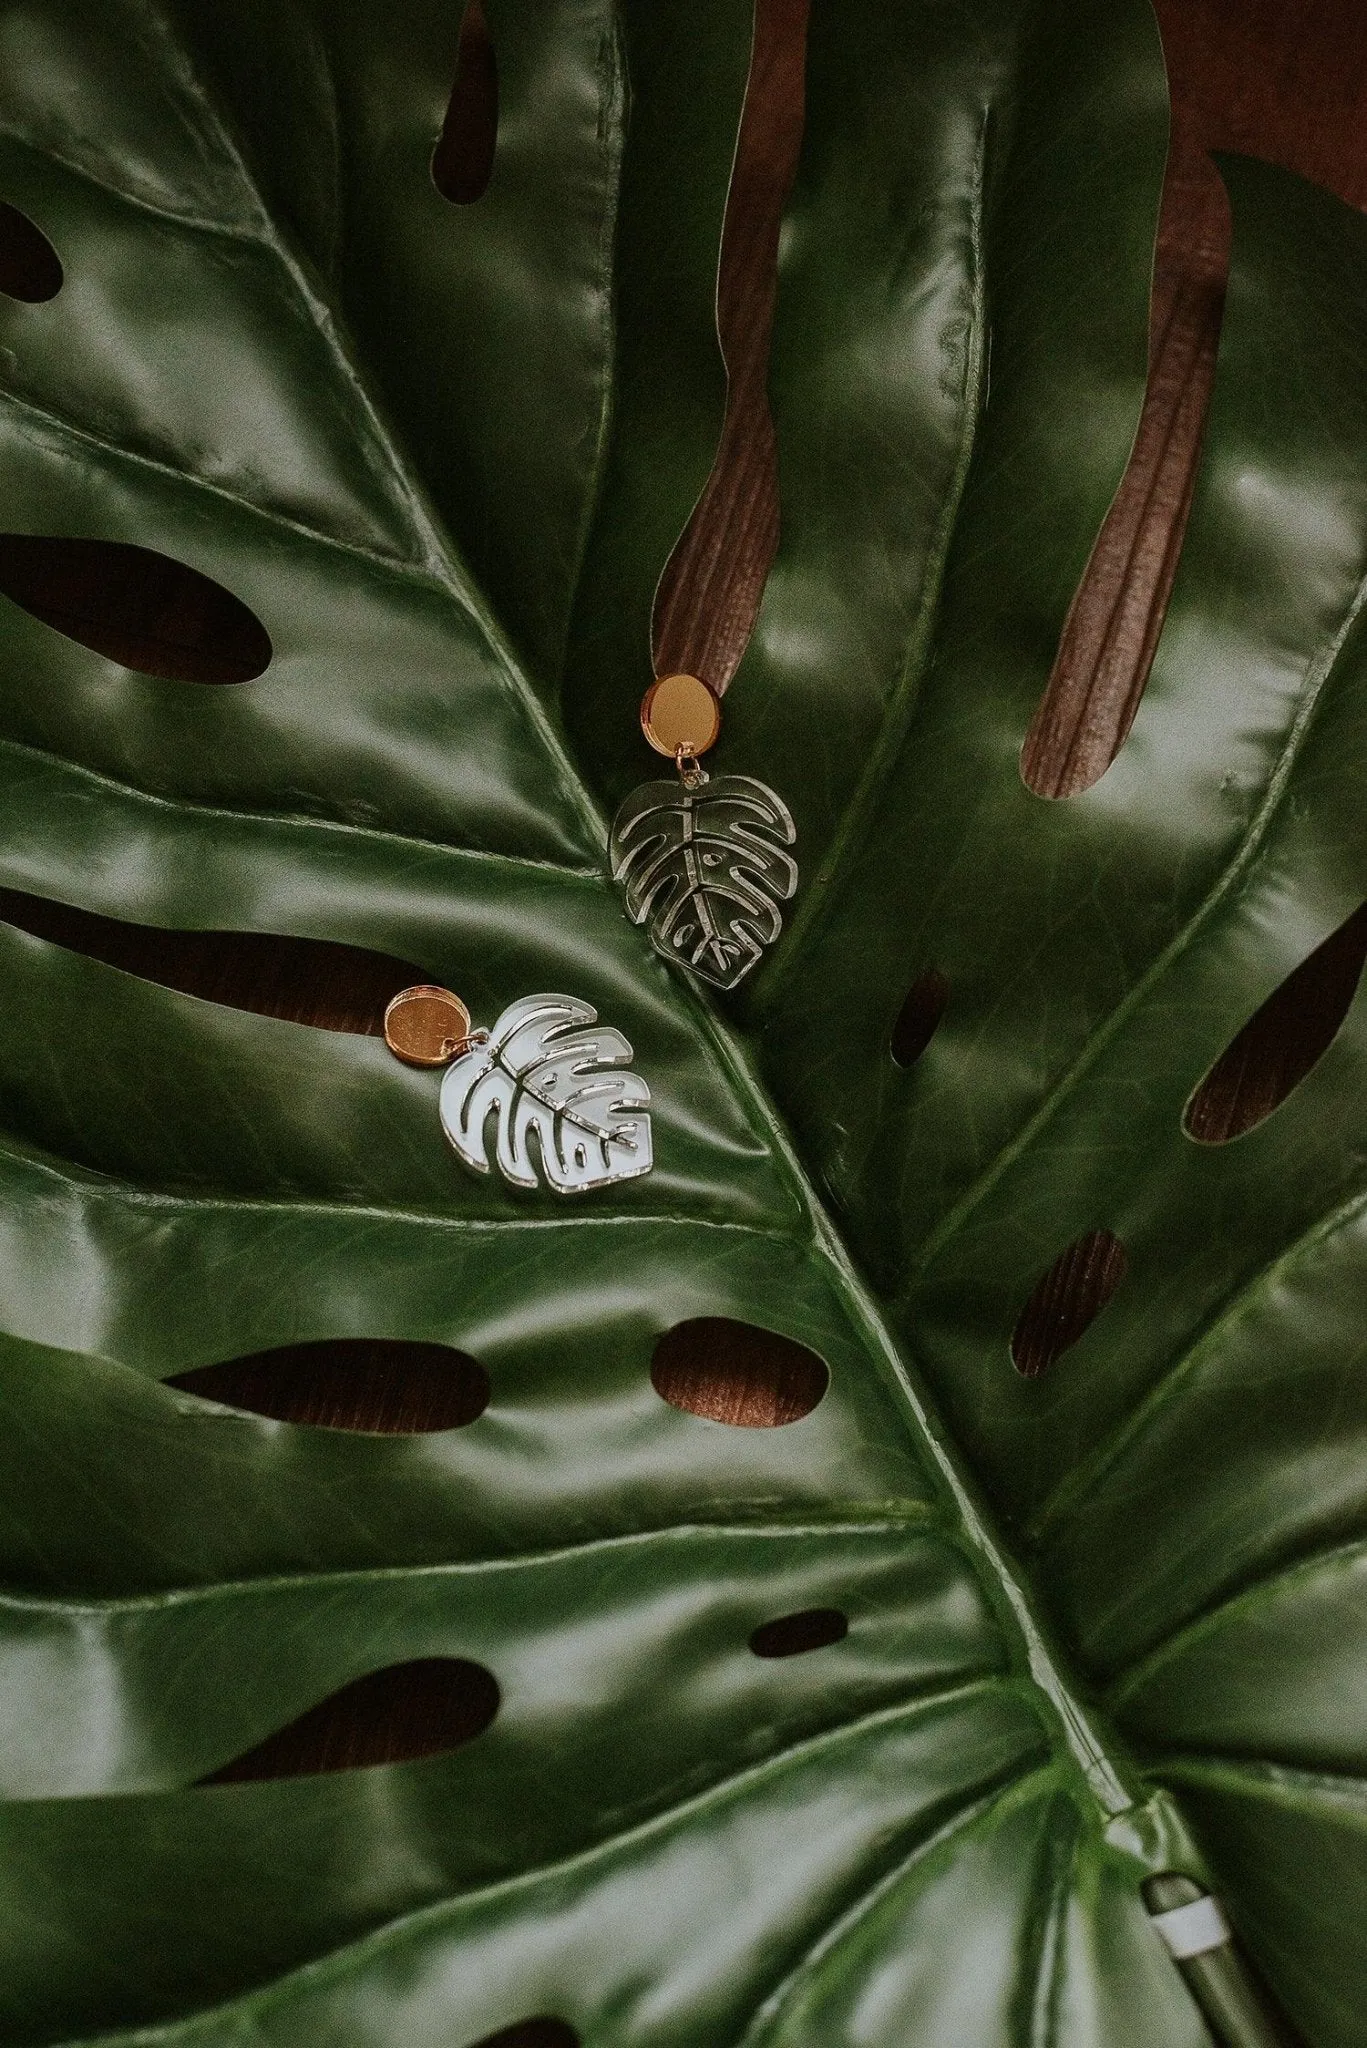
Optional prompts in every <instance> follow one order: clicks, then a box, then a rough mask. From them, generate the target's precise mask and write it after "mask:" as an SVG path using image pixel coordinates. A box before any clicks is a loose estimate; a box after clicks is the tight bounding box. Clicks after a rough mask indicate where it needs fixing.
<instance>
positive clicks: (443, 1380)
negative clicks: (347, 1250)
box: [166, 1337, 490, 1436]
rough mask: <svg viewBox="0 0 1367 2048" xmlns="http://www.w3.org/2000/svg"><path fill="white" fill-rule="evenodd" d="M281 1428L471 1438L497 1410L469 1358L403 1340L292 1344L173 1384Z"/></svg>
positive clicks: (178, 1377) (484, 1377)
mask: <svg viewBox="0 0 1367 2048" xmlns="http://www.w3.org/2000/svg"><path fill="white" fill-rule="evenodd" d="M166 1385H167V1386H168V1387H177V1388H179V1389H180V1391H181V1392H182V1393H186V1394H197V1395H198V1396H199V1397H200V1399H201V1400H205V1401H219V1402H222V1403H223V1404H224V1406H226V1407H229V1408H242V1409H245V1410H246V1411H247V1412H248V1413H249V1414H251V1415H265V1416H268V1417H270V1419H271V1420H272V1421H275V1422H298V1423H306V1424H309V1425H310V1426H311V1427H313V1428H315V1429H346V1430H359V1431H364V1432H366V1433H368V1434H370V1435H379V1436H422V1435H426V1434H429V1433H431V1432H433V1431H436V1430H444V1429H467V1428H468V1427H469V1425H470V1424H471V1423H472V1422H476V1421H478V1419H479V1417H480V1416H481V1415H482V1414H483V1413H484V1411H485V1409H486V1408H487V1407H488V1405H489V1391H490V1389H489V1375H488V1373H487V1372H485V1370H484V1367H483V1366H482V1365H480V1364H479V1363H478V1362H477V1361H476V1360H475V1359H473V1358H470V1357H468V1356H467V1354H466V1353H465V1352H463V1351H455V1350H453V1349H451V1348H450V1347H449V1346H447V1345H445V1344H417V1343H409V1342H406V1341H404V1340H403V1339H401V1338H397V1337H334V1338H330V1339H323V1340H322V1341H321V1342H317V1343H311V1344H282V1345H280V1346H278V1347H277V1348H276V1349H274V1350H270V1351H256V1352H253V1353H252V1354H251V1356H250V1357H247V1358H232V1359H226V1360H224V1361H223V1363H221V1364H218V1365H202V1366H199V1367H197V1368H196V1369H195V1370H194V1371H193V1372H182V1373H177V1374H175V1376H174V1377H173V1378H171V1379H168V1380H167V1382H166Z"/></svg>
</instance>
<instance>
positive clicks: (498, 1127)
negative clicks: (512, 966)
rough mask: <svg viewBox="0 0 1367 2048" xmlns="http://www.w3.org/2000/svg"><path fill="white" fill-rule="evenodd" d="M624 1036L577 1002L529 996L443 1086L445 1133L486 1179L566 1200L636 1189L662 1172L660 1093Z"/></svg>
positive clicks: (469, 1049)
mask: <svg viewBox="0 0 1367 2048" xmlns="http://www.w3.org/2000/svg"><path fill="white" fill-rule="evenodd" d="M631 1058H632V1052H631V1047H630V1045H629V1044H628V1043H627V1041H626V1039H625V1038H624V1037H623V1036H622V1034H621V1032H620V1031H615V1030H614V1029H613V1028H612V1027H611V1025H599V1023H598V1012H597V1011H596V1010H595V1009H594V1008H593V1007H592V1005H591V1004H589V1003H583V1002H580V1001H579V1000H578V999H577V998H576V997H574V996H562V995H541V996H524V997H523V998H522V1000H521V1001H520V1002H516V1003H511V1004H509V1006H508V1008H507V1009H506V1010H505V1011H504V1012H503V1014H502V1016H501V1017H500V1018H499V1020H498V1022H497V1024H495V1026H494V1028H493V1030H492V1031H488V1032H478V1033H476V1034H475V1036H474V1037H473V1038H471V1039H469V1040H468V1041H467V1042H466V1043H465V1045H464V1047H463V1048H462V1050H461V1052H460V1054H459V1057H458V1058H457V1059H456V1060H455V1061H454V1062H453V1064H452V1065H451V1066H449V1067H448V1068H447V1070H446V1074H445V1076H444V1078H443V1080H442V1084H441V1103H440V1113H441V1126H442V1129H443V1130H444V1131H445V1133H446V1135H447V1137H448V1138H449V1139H450V1141H451V1143H452V1145H453V1146H454V1147H455V1149H456V1151H457V1152H458V1153H459V1155H460V1157H461V1158H462V1159H463V1160H464V1161H465V1164H466V1165H467V1166H471V1167H473V1168H474V1169H475V1171H476V1172H477V1173H487V1172H488V1171H489V1167H490V1157H489V1151H488V1146H489V1141H490V1135H491V1131H492V1138H493V1146H494V1153H493V1157H494V1160H495V1161H496V1162H497V1164H498V1168H499V1171H500V1173H502V1175H503V1177H504V1179H505V1180H507V1181H511V1182H512V1184H513V1186H514V1187H519V1188H535V1187H538V1186H540V1185H541V1183H542V1182H543V1181H544V1183H545V1185H546V1186H547V1187H550V1188H554V1190H555V1192H556V1193H557V1194H558V1195H576V1194H581V1193H583V1192H584V1191H585V1190H587V1189H589V1188H602V1187H608V1186H610V1185H611V1184H612V1183H613V1182H615V1181H622V1180H636V1179H638V1178H639V1177H640V1175H641V1174H643V1173H649V1172H650V1169H651V1165H652V1163H653V1159H652V1152H651V1135H650V1114H649V1111H650V1090H649V1088H648V1087H647V1086H646V1083H645V1082H644V1081H643V1080H642V1079H641V1077H640V1075H639V1074H634V1073H632V1072H631V1071H630V1066H631Z"/></svg>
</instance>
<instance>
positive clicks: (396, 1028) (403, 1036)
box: [384, 985, 470, 1067]
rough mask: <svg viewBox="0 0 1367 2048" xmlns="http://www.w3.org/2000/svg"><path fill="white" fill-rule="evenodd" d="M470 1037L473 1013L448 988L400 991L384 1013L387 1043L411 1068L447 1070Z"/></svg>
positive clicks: (398, 1057)
mask: <svg viewBox="0 0 1367 2048" xmlns="http://www.w3.org/2000/svg"><path fill="white" fill-rule="evenodd" d="M469 1036H470V1012H469V1011H468V1010H467V1009H466V1007H465V1005H464V1003H463V1002H462V1001H461V999H460V997H459V996H453V995H452V993H451V991H450V989H449V988H431V987H427V986H425V985H424V986H422V987H420V988H405V989H400V991H399V993H398V994H397V995H396V996H395V997H394V998H393V1000H392V1002H390V1004H389V1005H388V1007H387V1008H386V1010H385V1013H384V1042H385V1044H386V1045H387V1046H388V1047H389V1050H390V1051H391V1052H392V1053H393V1054H394V1055H395V1057H396V1058H397V1059H401V1060H405V1061H406V1062H407V1064H408V1065H409V1066H410V1067H444V1066H446V1065H447V1064H448V1063H449V1062H450V1061H451V1060H453V1059H454V1058H455V1056H456V1054H457V1053H458V1052H459V1051H460V1050H461V1049H462V1047H463V1046H464V1044H465V1041H466V1039H467V1038H468V1037H469Z"/></svg>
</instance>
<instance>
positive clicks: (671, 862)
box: [608, 675, 797, 989]
mask: <svg viewBox="0 0 1367 2048" xmlns="http://www.w3.org/2000/svg"><path fill="white" fill-rule="evenodd" d="M641 731H642V732H643V733H644V734H645V737H646V739H647V741H648V742H649V743H650V745H651V746H652V747H653V748H654V749H655V752H656V753H657V754H663V755H665V756H666V757H667V758H668V759H670V760H672V761H673V763H674V766H675V770H676V771H677V780H676V781H674V782H663V781H662V782H647V783H644V784H642V786H641V787H640V788H639V789H635V790H633V791H632V793H631V795H630V796H629V797H628V798H627V799H626V801H625V802H624V803H623V805H622V807H621V809H620V810H619V811H618V813H617V816H616V818H615V819H614V820H613V826H612V836H611V839H610V841H609V849H608V851H609V858H610V860H611V863H612V876H613V880H614V881H616V882H620V883H621V884H622V885H623V887H624V889H625V892H626V912H627V916H628V917H629V918H630V919H631V921H632V923H633V924H645V923H646V921H647V920H649V923H650V939H651V943H652V944H653V945H654V947H655V950H656V951H657V952H658V953H662V954H663V955H664V957H665V958H666V959H667V960H675V961H680V962H682V964H683V965H684V966H686V967H691V968H692V969H693V971H694V973H695V974H700V975H702V977H703V979H704V980H706V981H710V982H713V983H715V985H716V986H717V987H718V988H723V989H726V988H735V987H736V985H737V983H738V982H741V981H743V980H744V979H745V977H746V975H747V974H749V972H750V970H751V969H752V968H753V967H754V966H755V965H756V964H757V962H758V961H759V960H760V959H761V958H762V957H763V954H764V949H765V948H766V946H771V945H772V944H773V943H774V940H775V939H776V938H777V937H778V935H779V933H780V931H781V930H782V929H783V913H782V911H781V910H780V909H779V905H780V904H781V903H786V902H788V900H789V899H790V898H791V896H792V895H793V893H794V892H795V890H796V888H797V862H796V861H795V860H794V859H793V856H792V854H791V853H789V851H788V848H789V847H790V846H792V845H793V844H794V842H795V841H796V838H797V828H796V826H795V825H794V824H793V820H792V816H791V814H790V812H789V810H788V806H787V805H786V804H785V803H784V801H783V799H782V797H780V796H778V795H776V794H775V792H774V791H773V790H772V789H770V788H769V787H768V785H767V784H766V783H763V782H760V781H758V780H757V779H756V778H755V777H754V776H752V775H719V776H717V777H716V778H715V780H714V779H713V778H712V777H710V776H709V775H708V773H707V771H706V769H705V768H704V767H703V766H702V757H703V755H704V754H706V753H708V752H709V751H710V749H711V748H712V746H713V745H714V744H715V742H716V738H717V735H718V733H719V732H720V731H721V700H720V698H719V697H718V696H717V694H716V692H715V691H713V690H711V689H709V688H708V686H707V684H706V683H705V682H703V681H702V680H701V679H700V678H699V677H697V676H689V675H673V676H663V677H661V678H660V680H659V681H658V682H654V683H652V684H651V686H650V688H649V689H648V690H647V691H646V693H645V696H644V697H643V698H642V699H641Z"/></svg>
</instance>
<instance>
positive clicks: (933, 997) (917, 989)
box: [891, 967, 949, 1067]
mask: <svg viewBox="0 0 1367 2048" xmlns="http://www.w3.org/2000/svg"><path fill="white" fill-rule="evenodd" d="M948 1001H949V981H948V978H947V977H946V976H945V975H943V974H941V972H940V970H939V968H938V967H927V968H926V970H925V972H924V973H922V974H918V975H917V977H916V979H915V981H913V983H912V984H911V987H910V988H909V989H908V990H907V993H906V999H905V1001H904V1002H903V1004H902V1007H901V1009H900V1010H899V1011H898V1012H897V1022H896V1023H895V1024H894V1025H893V1027H892V1040H891V1046H892V1056H893V1058H894V1060H896V1062H897V1064H898V1066H899V1067H912V1066H915V1064H916V1062H917V1060H919V1059H920V1057H921V1054H922V1053H923V1052H924V1051H925V1049H926V1047H927V1046H928V1045H929V1044H930V1041H931V1039H932V1038H933V1037H934V1036H935V1033H936V1032H937V1031H938V1030H939V1028H940V1019H941V1018H942V1017H943V1016H944V1013H945V1005H946V1003H948Z"/></svg>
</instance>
